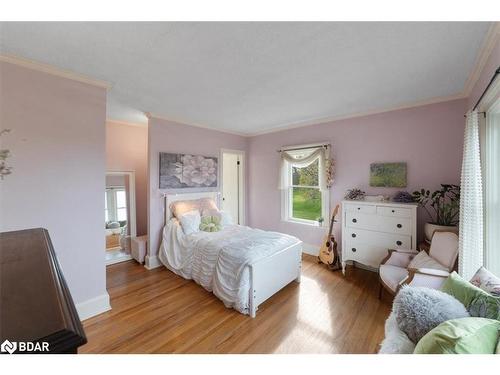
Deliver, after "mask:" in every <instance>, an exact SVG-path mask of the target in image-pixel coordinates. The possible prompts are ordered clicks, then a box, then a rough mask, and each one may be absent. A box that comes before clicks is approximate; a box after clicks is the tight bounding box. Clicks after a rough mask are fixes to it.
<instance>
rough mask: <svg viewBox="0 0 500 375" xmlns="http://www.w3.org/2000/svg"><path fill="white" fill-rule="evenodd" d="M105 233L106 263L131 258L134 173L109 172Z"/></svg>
mask: <svg viewBox="0 0 500 375" xmlns="http://www.w3.org/2000/svg"><path fill="white" fill-rule="evenodd" d="M104 233H105V239H106V242H105V243H106V245H105V259H106V264H107V265H109V264H114V263H118V262H123V261H126V260H129V259H131V256H130V241H131V238H132V237H135V236H136V215H135V173H134V172H129V171H108V172H107V173H106V187H105V191H104Z"/></svg>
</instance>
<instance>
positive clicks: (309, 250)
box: [302, 243, 319, 257]
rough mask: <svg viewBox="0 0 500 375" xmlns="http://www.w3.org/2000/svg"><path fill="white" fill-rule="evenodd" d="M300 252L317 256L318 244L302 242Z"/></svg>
mask: <svg viewBox="0 0 500 375" xmlns="http://www.w3.org/2000/svg"><path fill="white" fill-rule="evenodd" d="M302 252H303V253H304V254H309V255H313V256H315V257H317V256H318V255H319V246H318V245H311V244H308V243H302Z"/></svg>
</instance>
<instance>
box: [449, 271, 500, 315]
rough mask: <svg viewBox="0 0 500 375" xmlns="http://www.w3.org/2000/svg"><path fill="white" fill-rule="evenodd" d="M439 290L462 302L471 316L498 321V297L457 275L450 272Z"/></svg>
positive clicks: (499, 299)
mask: <svg viewBox="0 0 500 375" xmlns="http://www.w3.org/2000/svg"><path fill="white" fill-rule="evenodd" d="M441 290H442V291H443V292H445V293H448V294H450V295H452V296H453V297H455V298H456V299H458V300H459V301H460V302H462V303H463V304H464V306H465V307H466V308H467V311H469V314H470V315H471V316H475V317H481V318H488V319H496V320H500V297H494V296H492V295H491V294H488V293H487V292H485V291H484V290H482V289H480V288H478V287H477V286H474V285H472V284H471V283H469V282H468V281H467V280H464V279H463V278H462V277H460V275H459V274H458V273H456V272H452V273H451V274H450V276H448V278H447V279H446V281H445V282H444V284H443V286H442V287H441Z"/></svg>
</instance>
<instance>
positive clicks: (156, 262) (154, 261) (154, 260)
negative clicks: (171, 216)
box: [144, 255, 162, 270]
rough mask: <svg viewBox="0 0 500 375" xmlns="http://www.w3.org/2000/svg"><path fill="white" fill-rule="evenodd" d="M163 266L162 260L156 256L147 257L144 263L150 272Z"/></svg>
mask: <svg viewBox="0 0 500 375" xmlns="http://www.w3.org/2000/svg"><path fill="white" fill-rule="evenodd" d="M161 265H162V264H161V262H160V259H158V257H157V256H156V255H146V261H145V262H144V267H146V268H147V269H148V270H152V269H153V268H158V267H160V266H161Z"/></svg>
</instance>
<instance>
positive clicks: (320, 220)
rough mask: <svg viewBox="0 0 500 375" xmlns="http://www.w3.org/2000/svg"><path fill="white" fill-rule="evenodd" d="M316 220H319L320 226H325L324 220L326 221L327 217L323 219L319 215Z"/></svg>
mask: <svg viewBox="0 0 500 375" xmlns="http://www.w3.org/2000/svg"><path fill="white" fill-rule="evenodd" d="M316 221H317V222H318V226H319V227H322V226H323V222H324V221H325V219H323V218H322V217H318V218H317V219H316Z"/></svg>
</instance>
